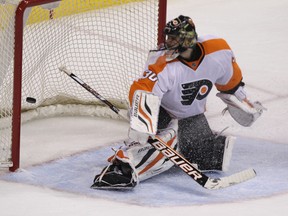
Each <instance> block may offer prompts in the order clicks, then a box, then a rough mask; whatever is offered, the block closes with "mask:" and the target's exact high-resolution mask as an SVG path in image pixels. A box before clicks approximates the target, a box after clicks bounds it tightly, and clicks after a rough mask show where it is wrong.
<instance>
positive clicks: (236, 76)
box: [215, 61, 242, 91]
mask: <svg viewBox="0 0 288 216" xmlns="http://www.w3.org/2000/svg"><path fill="white" fill-rule="evenodd" d="M232 66H233V75H232V77H231V79H230V80H229V82H228V83H226V84H225V85H219V84H217V83H215V86H216V88H217V90H218V91H229V90H231V89H233V88H234V87H236V86H237V85H238V84H239V83H240V82H241V80H242V72H241V69H240V68H239V66H238V64H237V63H236V62H235V61H233V62H232Z"/></svg>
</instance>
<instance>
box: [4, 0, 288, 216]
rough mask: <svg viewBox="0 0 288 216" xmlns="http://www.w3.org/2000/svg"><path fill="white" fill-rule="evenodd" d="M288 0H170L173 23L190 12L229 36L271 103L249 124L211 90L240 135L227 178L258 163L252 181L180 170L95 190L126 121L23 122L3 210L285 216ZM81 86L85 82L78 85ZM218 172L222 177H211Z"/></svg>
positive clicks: (215, 116)
mask: <svg viewBox="0 0 288 216" xmlns="http://www.w3.org/2000/svg"><path fill="white" fill-rule="evenodd" d="M287 12H288V0H277V1H275V2H271V1H268V0H254V1H248V0H241V1H240V0H230V1H229V0H202V1H192V0H168V17H167V18H168V20H170V19H172V18H174V17H176V16H178V15H180V14H183V15H187V16H190V17H191V18H192V19H193V20H194V22H195V24H196V30H197V32H198V34H199V35H203V34H214V35H218V36H220V37H223V38H225V39H226V40H227V42H228V43H229V45H230V46H231V48H232V49H233V51H234V53H235V55H236V58H237V61H238V64H239V66H240V67H241V69H242V72H243V75H244V81H245V83H246V89H247V92H248V94H249V95H250V97H251V99H254V100H259V101H261V102H262V103H263V105H264V106H265V107H266V108H267V109H268V110H267V111H266V112H265V113H264V114H263V116H262V117H261V118H260V119H259V120H258V121H257V122H256V123H255V124H254V125H253V126H252V127H250V128H243V127H241V126H240V125H238V124H237V123H235V122H234V121H233V120H232V119H231V117H230V116H229V115H228V114H226V115H224V116H222V115H221V111H222V110H223V109H224V107H225V106H224V104H223V103H222V102H221V101H220V100H219V99H218V98H216V97H215V94H216V91H215V89H214V91H212V92H211V94H210V96H209V99H208V101H209V102H208V104H207V113H206V116H207V118H208V120H209V122H210V125H211V127H212V128H213V129H215V130H222V129H223V128H225V127H227V126H228V127H229V128H228V129H227V130H226V131H225V133H229V134H232V135H235V136H237V137H238V139H237V142H236V145H235V149H234V151H233V154H234V156H233V159H232V163H231V170H230V171H229V173H228V174H231V173H234V172H237V171H240V170H242V169H246V168H249V167H253V168H255V170H256V172H257V177H256V178H255V179H253V180H251V181H248V182H245V183H242V184H239V185H236V186H233V187H230V188H226V189H223V190H218V191H205V189H202V188H199V186H198V185H197V184H195V182H193V181H192V180H191V179H189V178H187V176H185V175H184V174H183V173H182V172H180V171H179V170H177V169H176V168H172V169H171V170H169V171H168V172H167V173H164V174H163V175H160V176H157V177H155V178H152V179H149V180H147V181H145V182H143V184H141V183H140V185H139V186H137V187H136V188H135V189H134V190H133V191H122V192H121V191H98V190H92V189H90V188H89V186H90V185H91V183H92V181H93V178H94V176H95V174H97V173H98V172H99V171H100V170H101V169H102V167H103V166H105V165H106V158H107V157H108V156H110V155H111V153H112V151H111V146H117V145H118V144H119V142H120V141H121V140H124V139H125V138H126V136H127V129H128V124H127V123H126V122H125V121H120V120H112V119H104V118H97V117H94V118H91V117H90V118H89V117H62V118H50V119H42V120H35V121H32V122H28V123H25V124H24V125H23V126H22V136H21V140H22V141H21V144H22V147H21V164H22V167H21V169H20V170H19V172H16V173H8V172H6V171H5V170H1V171H0V194H1V196H0V203H1V215H3V216H6V215H7V216H18V215H21V214H23V213H24V212H25V215H29V216H36V215H42V216H46V215H47V216H48V215H49V216H51V215H61V216H64V215H67V216H68V215H69V216H74V215H75V216H76V215H85V216H90V215H91V216H92V215H100V214H101V215H112V214H118V215H119V214H120V215H126V216H128V215H135V214H140V215H157V216H160V215H165V216H167V215H175V214H176V215H190V214H191V215H193V214H197V215H202V216H208V215H209V216H210V215H217V216H218V215H219V216H220V215H234V216H240V215H241V216H243V215H245V216H250V215H251V216H252V215H253V216H255V215H257V216H258V215H259V216H260V215H261V216H268V215H269V216H270V215H275V216H284V215H285V216H286V215H287V210H288V207H287V202H288V169H287V167H288V156H287V155H288V134H287V128H288V111H287V106H288V88H287V83H288V75H287V74H286V73H287V71H288V66H287V64H286V63H285V62H286V53H288V42H287V37H288V30H287V26H288V17H287ZM79 88H81V87H79ZM213 175H217V174H213Z"/></svg>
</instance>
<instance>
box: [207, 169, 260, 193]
mask: <svg viewBox="0 0 288 216" xmlns="http://www.w3.org/2000/svg"><path fill="white" fill-rule="evenodd" d="M254 177H256V171H255V170H254V169H252V168H250V169H246V170H243V171H241V172H238V173H235V174H233V175H230V176H226V177H223V178H219V179H212V178H209V179H208V181H207V182H206V184H205V185H204V187H205V188H207V189H211V190H214V189H220V188H226V187H230V186H232V185H236V184H239V183H242V182H245V181H248V180H250V179H252V178H254Z"/></svg>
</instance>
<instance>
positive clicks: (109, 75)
mask: <svg viewBox="0 0 288 216" xmlns="http://www.w3.org/2000/svg"><path fill="white" fill-rule="evenodd" d="M165 16H166V0H159V1H158V0H146V1H143V0H105V1H104V0H102V1H100V0H84V1H83V0H62V1H56V0H26V1H19V0H0V165H1V167H10V170H11V171H14V170H16V169H17V168H18V167H19V154H20V153H19V152H20V128H21V121H22V123H23V122H24V121H27V120H30V119H32V118H35V117H43V116H44V117H47V116H55V115H60V114H61V115H63V114H68V115H81V114H82V115H83V114H84V115H97V113H98V114H99V113H101V114H100V115H102V114H103V112H101V111H99V108H98V107H99V106H97V105H98V104H99V101H97V100H96V99H95V97H94V96H93V95H91V94H90V93H89V92H87V91H85V89H83V88H81V87H80V86H79V85H77V84H76V83H75V82H73V80H72V79H70V78H69V77H67V76H66V75H65V74H63V73H62V72H60V71H59V67H61V66H66V67H67V68H68V69H69V70H70V71H73V72H74V73H75V74H77V75H78V76H79V77H81V79H83V80H85V82H87V83H89V85H90V86H91V87H93V88H95V89H96V90H97V91H98V92H99V93H100V94H101V95H103V96H104V97H105V98H107V99H109V100H110V101H111V102H113V103H115V105H117V106H119V107H120V108H123V109H125V108H127V96H128V91H129V85H130V84H131V83H132V81H133V80H134V79H135V78H136V77H138V76H139V75H140V74H141V73H142V70H143V68H144V63H145V60H146V57H147V52H148V50H149V49H151V48H155V47H156V46H157V44H158V43H159V42H161V34H159V33H158V30H161V29H163V25H164V24H165V21H166V17H165ZM159 21H161V22H159ZM27 97H32V98H35V99H36V102H35V103H28V102H27V101H26V98H27ZM100 104H101V103H100ZM84 105H85V106H84ZM51 107H52V108H51ZM84 107H89V109H88V111H87V109H85V108H84ZM85 110H86V111H85ZM111 115H112V114H111Z"/></svg>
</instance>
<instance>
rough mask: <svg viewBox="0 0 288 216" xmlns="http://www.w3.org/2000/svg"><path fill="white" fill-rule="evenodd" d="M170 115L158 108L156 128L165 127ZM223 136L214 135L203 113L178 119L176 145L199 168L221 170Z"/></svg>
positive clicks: (223, 145) (223, 146)
mask: <svg viewBox="0 0 288 216" xmlns="http://www.w3.org/2000/svg"><path fill="white" fill-rule="evenodd" d="M170 121H171V117H170V116H169V114H168V113H167V112H166V111H165V109H163V108H162V107H161V108H160V112H159V120H158V129H164V128H165V127H167V125H168V124H169V122H170ZM225 139H226V137H225V136H221V135H220V136H216V135H215V134H214V133H213V132H212V130H211V128H210V126H209V124H208V122H207V119H206V117H205V115H204V114H199V115H196V116H191V117H188V118H185V119H181V120H179V121H178V146H179V151H180V153H181V154H182V155H183V156H184V157H185V158H186V159H187V160H188V161H189V162H191V163H196V164H197V165H198V167H199V169H200V170H221V169H222V162H223V154H224V148H225Z"/></svg>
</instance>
